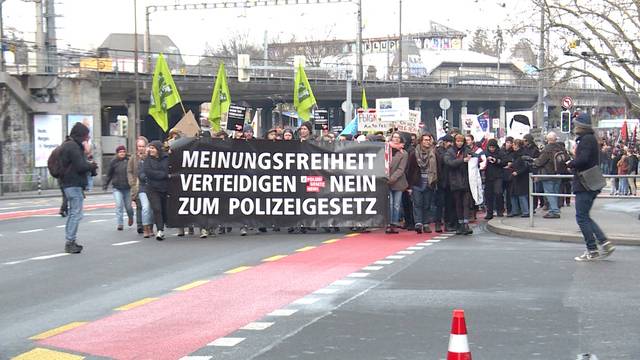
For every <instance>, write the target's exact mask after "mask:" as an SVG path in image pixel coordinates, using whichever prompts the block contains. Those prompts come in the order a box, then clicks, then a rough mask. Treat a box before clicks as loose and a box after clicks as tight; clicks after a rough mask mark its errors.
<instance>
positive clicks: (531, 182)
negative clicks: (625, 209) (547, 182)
mask: <svg viewBox="0 0 640 360" xmlns="http://www.w3.org/2000/svg"><path fill="white" fill-rule="evenodd" d="M604 178H605V179H619V178H632V179H637V178H640V175H638V174H635V175H604ZM534 179H560V180H562V179H573V175H537V174H536V175H534V174H531V173H530V174H529V226H530V227H534V222H533V211H534V208H533V197H534V196H551V197H559V198H575V197H576V196H575V195H574V194H552V193H544V192H542V193H537V192H534V187H533V183H534V181H533V180H534ZM607 183H608V182H607ZM598 198H599V199H629V200H640V196H636V195H631V196H628V195H607V194H603V193H602V192H600V193H599V194H598Z"/></svg>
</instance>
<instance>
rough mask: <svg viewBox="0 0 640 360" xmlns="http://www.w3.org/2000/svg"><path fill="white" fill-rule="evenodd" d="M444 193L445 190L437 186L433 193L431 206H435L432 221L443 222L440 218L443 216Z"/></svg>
mask: <svg viewBox="0 0 640 360" xmlns="http://www.w3.org/2000/svg"><path fill="white" fill-rule="evenodd" d="M444 193H445V190H444V189H442V188H438V189H437V190H436V191H434V193H433V206H434V208H435V209H434V212H433V221H434V222H435V223H442V222H443V220H442V219H443V218H444V208H445V206H444V205H445V204H444ZM445 221H446V220H445Z"/></svg>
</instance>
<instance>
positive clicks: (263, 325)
mask: <svg viewBox="0 0 640 360" xmlns="http://www.w3.org/2000/svg"><path fill="white" fill-rule="evenodd" d="M273 324H275V323H274V322H264V321H254V322H250V323H248V324H247V325H245V326H243V327H241V328H240V330H256V331H260V330H265V329H268V328H270V327H271V326H273Z"/></svg>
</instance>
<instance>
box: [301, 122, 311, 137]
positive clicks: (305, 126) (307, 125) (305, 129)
mask: <svg viewBox="0 0 640 360" xmlns="http://www.w3.org/2000/svg"><path fill="white" fill-rule="evenodd" d="M298 136H299V137H300V141H307V140H313V125H312V124H311V121H305V122H303V123H302V125H300V128H298Z"/></svg>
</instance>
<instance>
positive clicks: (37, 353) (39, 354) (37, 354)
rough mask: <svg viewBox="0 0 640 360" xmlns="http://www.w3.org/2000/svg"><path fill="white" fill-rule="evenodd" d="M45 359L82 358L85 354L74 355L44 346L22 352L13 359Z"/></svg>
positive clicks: (71, 359) (79, 359)
mask: <svg viewBox="0 0 640 360" xmlns="http://www.w3.org/2000/svg"><path fill="white" fill-rule="evenodd" d="M43 359H55V360H82V359H84V356H80V355H73V354H69V353H65V352H61V351H54V350H49V349H44V348H35V349H33V350H31V351H28V352H26V353H23V354H20V355H18V356H16V357H14V358H13V360H43Z"/></svg>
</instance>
